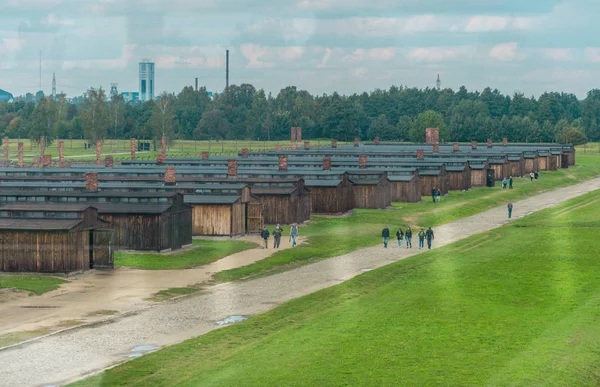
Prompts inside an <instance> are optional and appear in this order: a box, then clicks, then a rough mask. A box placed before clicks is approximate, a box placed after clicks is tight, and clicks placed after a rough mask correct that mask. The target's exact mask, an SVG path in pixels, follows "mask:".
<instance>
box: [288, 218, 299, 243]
mask: <svg viewBox="0 0 600 387" xmlns="http://www.w3.org/2000/svg"><path fill="white" fill-rule="evenodd" d="M296 238H298V225H297V224H296V223H294V224H292V227H290V241H292V247H296Z"/></svg>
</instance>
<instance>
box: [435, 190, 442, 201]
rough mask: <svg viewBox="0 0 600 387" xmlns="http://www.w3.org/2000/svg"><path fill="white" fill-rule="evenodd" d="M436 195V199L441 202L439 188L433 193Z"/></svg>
mask: <svg viewBox="0 0 600 387" xmlns="http://www.w3.org/2000/svg"><path fill="white" fill-rule="evenodd" d="M435 194H436V195H437V201H438V202H441V201H442V191H440V190H439V189H438V190H437V192H436V193H435Z"/></svg>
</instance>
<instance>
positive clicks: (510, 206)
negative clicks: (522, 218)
mask: <svg viewBox="0 0 600 387" xmlns="http://www.w3.org/2000/svg"><path fill="white" fill-rule="evenodd" d="M507 207H508V219H510V218H511V217H512V209H513V204H512V203H511V202H508V206H507Z"/></svg>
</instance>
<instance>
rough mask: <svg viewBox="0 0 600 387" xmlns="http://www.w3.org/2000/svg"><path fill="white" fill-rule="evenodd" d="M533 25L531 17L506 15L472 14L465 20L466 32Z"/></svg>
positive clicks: (519, 28)
mask: <svg viewBox="0 0 600 387" xmlns="http://www.w3.org/2000/svg"><path fill="white" fill-rule="evenodd" d="M532 26H533V19H532V18H525V17H506V16H473V17H471V18H470V19H469V21H468V22H467V26H466V27H465V31H466V32H491V31H505V30H524V29H529V28H531V27H532Z"/></svg>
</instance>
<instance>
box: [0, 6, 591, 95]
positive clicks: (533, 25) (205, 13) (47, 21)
mask: <svg viewBox="0 0 600 387" xmlns="http://www.w3.org/2000/svg"><path fill="white" fill-rule="evenodd" d="M599 17H600V1H598V0H248V1H237V0H95V1H92V0H1V1H0V22H1V24H0V89H4V90H6V91H9V92H11V93H13V94H14V95H21V94H24V93H26V92H35V91H37V90H38V89H39V50H40V49H41V50H42V60H43V62H42V89H43V91H44V92H45V93H46V94H48V93H49V92H50V91H51V84H52V73H53V72H55V73H56V79H57V90H58V91H59V92H60V91H64V92H65V93H67V94H69V95H71V96H72V95H80V94H81V93H82V92H83V91H84V90H85V89H86V88H88V87H99V86H102V87H104V88H105V89H110V83H111V82H117V83H118V84H119V90H120V91H137V88H138V81H137V79H138V72H137V71H138V69H137V63H138V61H139V60H140V59H142V58H146V57H147V58H151V59H152V60H153V61H154V62H155V63H156V90H157V92H160V91H162V90H166V91H169V92H179V91H180V90H181V89H182V88H183V87H184V86H186V85H193V84H194V78H195V77H198V78H199V83H200V85H206V86H207V88H208V90H209V91H215V92H218V91H220V90H222V89H223V88H224V85H225V50H226V49H229V50H230V82H231V84H240V83H251V84H253V85H254V86H256V87H257V88H264V89H265V90H267V91H270V92H273V93H274V94H276V93H277V92H278V91H279V90H280V89H281V88H283V87H285V86H287V85H296V86H298V87H299V88H301V89H306V90H308V91H310V92H311V93H319V94H320V93H327V94H331V93H332V92H333V91H338V92H339V93H344V94H348V93H354V92H362V91H364V90H373V89H376V88H388V87H389V86H390V85H392V84H395V85H408V86H416V87H427V86H435V80H436V77H437V74H438V73H439V74H440V77H441V79H442V87H451V88H455V89H456V88H458V87H460V86H461V85H465V86H467V87H468V88H469V89H478V90H481V89H483V88H484V87H486V86H488V85H489V86H491V87H492V88H498V89H499V90H501V91H502V92H504V93H513V92H514V91H522V92H524V93H526V94H528V95H530V94H534V95H536V96H537V95H539V94H540V93H542V92H544V91H565V92H571V93H575V94H577V95H578V96H579V97H580V98H583V97H585V94H586V92H587V91H588V90H589V89H591V88H595V87H598V85H599V83H600V76H599V75H600V69H599V66H600V39H599V38H598V36H599V34H598V33H599V32H600V23H598V18H599Z"/></svg>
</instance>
